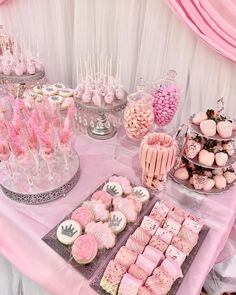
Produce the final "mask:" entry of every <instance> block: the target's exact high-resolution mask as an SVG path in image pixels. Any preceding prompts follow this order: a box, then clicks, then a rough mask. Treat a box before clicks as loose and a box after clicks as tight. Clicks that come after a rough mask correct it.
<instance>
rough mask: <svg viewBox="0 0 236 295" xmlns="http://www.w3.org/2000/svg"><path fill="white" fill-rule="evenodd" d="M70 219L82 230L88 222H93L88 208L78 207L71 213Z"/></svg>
mask: <svg viewBox="0 0 236 295" xmlns="http://www.w3.org/2000/svg"><path fill="white" fill-rule="evenodd" d="M71 219H72V220H75V221H76V222H78V223H79V224H80V225H81V227H82V228H83V229H84V228H85V226H86V225H87V224H88V223H89V222H92V221H94V215H93V212H92V211H91V210H90V209H89V208H88V207H79V208H77V209H75V211H74V212H73V213H72V215H71Z"/></svg>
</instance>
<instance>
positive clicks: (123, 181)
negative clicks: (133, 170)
mask: <svg viewBox="0 0 236 295" xmlns="http://www.w3.org/2000/svg"><path fill="white" fill-rule="evenodd" d="M109 181H111V182H117V183H119V184H120V185H121V187H122V189H123V191H124V193H125V194H126V195H128V194H131V193H132V186H131V185H130V181H129V180H128V178H127V177H124V176H112V177H110V179H109Z"/></svg>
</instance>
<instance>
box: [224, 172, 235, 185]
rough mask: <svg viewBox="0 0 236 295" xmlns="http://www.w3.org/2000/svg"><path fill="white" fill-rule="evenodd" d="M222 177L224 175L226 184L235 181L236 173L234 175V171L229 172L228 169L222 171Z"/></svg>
mask: <svg viewBox="0 0 236 295" xmlns="http://www.w3.org/2000/svg"><path fill="white" fill-rule="evenodd" d="M224 177H225V179H226V182H227V183H228V184H231V183H233V182H234V181H235V179H236V175H235V173H234V172H230V171H226V172H225V173H224Z"/></svg>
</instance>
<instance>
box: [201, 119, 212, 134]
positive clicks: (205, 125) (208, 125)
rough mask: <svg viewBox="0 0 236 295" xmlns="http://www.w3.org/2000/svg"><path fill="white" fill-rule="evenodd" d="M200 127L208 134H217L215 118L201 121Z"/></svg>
mask: <svg viewBox="0 0 236 295" xmlns="http://www.w3.org/2000/svg"><path fill="white" fill-rule="evenodd" d="M200 129H201V131H202V133H203V134H204V135H206V136H214V135H215V134H216V122H215V121H214V120H205V121H202V122H201V123H200Z"/></svg>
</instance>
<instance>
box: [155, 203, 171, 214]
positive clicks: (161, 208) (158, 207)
mask: <svg viewBox="0 0 236 295" xmlns="http://www.w3.org/2000/svg"><path fill="white" fill-rule="evenodd" d="M152 211H153V212H156V213H160V214H161V215H163V216H166V215H167V214H168V212H169V211H170V208H168V206H166V205H165V204H164V203H163V202H156V204H155V206H154V207H153V209H152Z"/></svg>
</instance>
